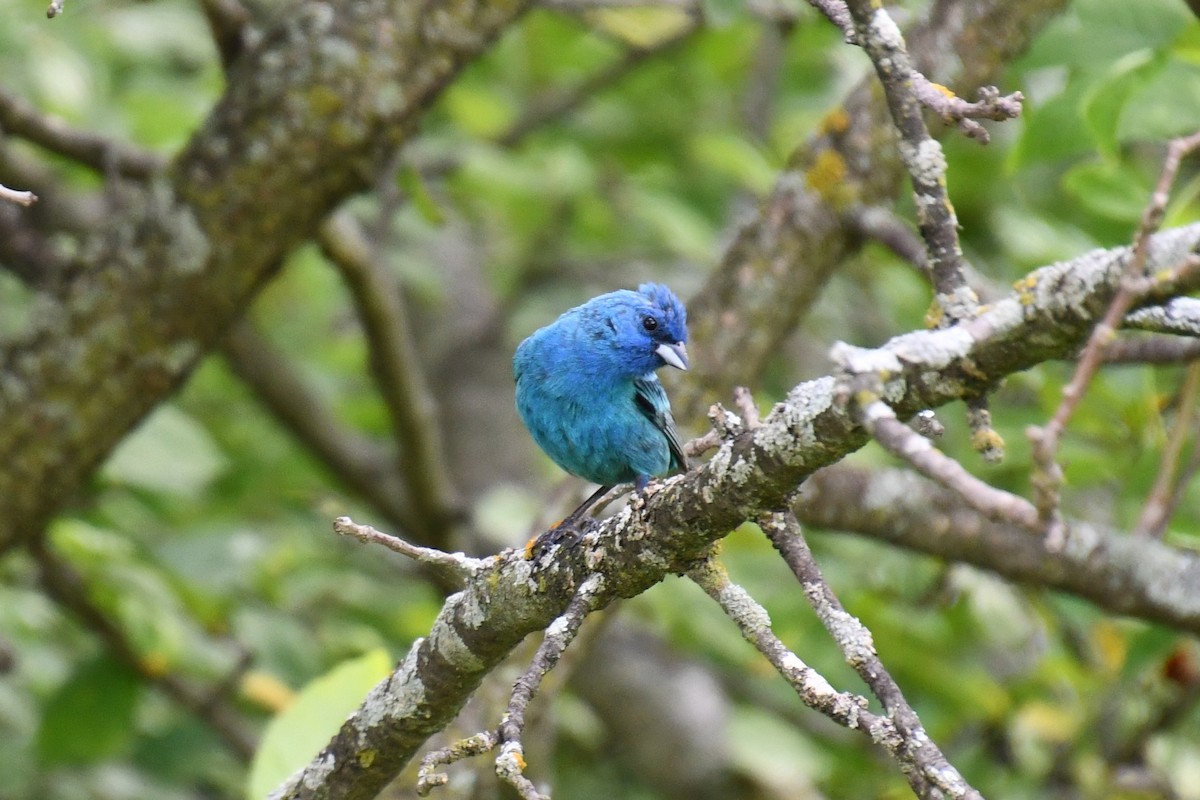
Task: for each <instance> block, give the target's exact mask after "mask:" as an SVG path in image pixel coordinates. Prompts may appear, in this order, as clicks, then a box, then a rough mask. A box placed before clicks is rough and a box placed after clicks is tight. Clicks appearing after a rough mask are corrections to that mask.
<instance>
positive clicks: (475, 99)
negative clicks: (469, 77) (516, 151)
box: [442, 81, 517, 139]
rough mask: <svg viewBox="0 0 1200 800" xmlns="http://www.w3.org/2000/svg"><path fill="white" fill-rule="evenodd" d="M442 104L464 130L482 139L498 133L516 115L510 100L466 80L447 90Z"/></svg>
mask: <svg viewBox="0 0 1200 800" xmlns="http://www.w3.org/2000/svg"><path fill="white" fill-rule="evenodd" d="M442 105H443V107H444V108H445V109H446V111H447V113H448V114H449V115H450V118H451V119H453V120H454V121H455V122H456V123H458V125H459V126H460V127H462V129H463V130H464V131H466V132H467V133H469V134H471V135H472V136H478V137H480V138H482V139H490V138H492V137H494V136H499V135H500V134H501V133H503V132H504V131H506V130H507V129H508V126H509V125H511V124H512V123H513V120H515V119H516V117H517V110H516V108H514V107H513V104H512V102H511V100H509V99H508V98H506V97H502V96H500V95H499V94H497V93H496V92H494V91H490V90H489V89H488V88H487V87H484V86H475V85H473V84H470V83H467V82H464V81H460V82H458V83H455V84H454V85H453V86H451V87H450V88H448V89H447V90H446V93H445V94H444V95H443V96H442Z"/></svg>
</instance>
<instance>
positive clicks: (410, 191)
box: [396, 167, 446, 226]
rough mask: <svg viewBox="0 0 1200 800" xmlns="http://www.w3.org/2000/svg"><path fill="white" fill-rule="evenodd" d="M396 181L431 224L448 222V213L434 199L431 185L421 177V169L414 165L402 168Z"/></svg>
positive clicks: (439, 224)
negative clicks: (415, 167) (430, 189)
mask: <svg viewBox="0 0 1200 800" xmlns="http://www.w3.org/2000/svg"><path fill="white" fill-rule="evenodd" d="M396 182H397V183H398V184H399V185H400V188H401V189H403V190H404V193H405V194H407V195H408V199H409V200H411V201H412V204H413V205H414V206H415V207H416V209H417V211H419V212H420V213H421V217H422V218H423V219H424V220H425V221H426V222H428V223H429V224H430V225H438V226H441V225H444V224H445V223H446V214H445V212H443V211H442V207H441V206H440V205H438V202H437V200H434V199H433V195H431V194H430V193H429V187H428V186H427V185H426V184H425V181H424V179H422V178H421V173H420V171H419V170H415V169H413V168H412V167H406V168H404V169H402V170H400V174H399V175H398V176H397V178H396Z"/></svg>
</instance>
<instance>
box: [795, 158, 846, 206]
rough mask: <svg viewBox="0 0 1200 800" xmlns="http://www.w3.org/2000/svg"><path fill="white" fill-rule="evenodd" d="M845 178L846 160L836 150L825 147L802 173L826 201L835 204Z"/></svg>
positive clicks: (810, 185)
mask: <svg viewBox="0 0 1200 800" xmlns="http://www.w3.org/2000/svg"><path fill="white" fill-rule="evenodd" d="M845 179H846V162H845V161H844V160H842V157H841V155H839V154H838V153H837V152H835V151H833V150H830V149H825V150H822V151H821V152H820V153H819V154H818V155H817V158H816V160H815V161H814V162H813V165H812V166H811V167H809V168H808V170H807V171H805V173H804V180H805V181H806V182H807V183H808V185H809V187H811V188H812V190H813V191H814V192H816V193H817V194H819V195H820V196H821V197H822V198H823V199H824V200H825V201H826V202H827V203H829V204H831V205H835V204H836V203H835V200H836V198H837V197H838V194H839V189H841V188H842V182H843V181H844V180H845Z"/></svg>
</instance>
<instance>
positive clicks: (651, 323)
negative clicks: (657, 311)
mask: <svg viewBox="0 0 1200 800" xmlns="http://www.w3.org/2000/svg"><path fill="white" fill-rule="evenodd" d="M642 327H643V328H645V329H646V330H648V331H656V330H658V320H656V319H655V318H654V317H642Z"/></svg>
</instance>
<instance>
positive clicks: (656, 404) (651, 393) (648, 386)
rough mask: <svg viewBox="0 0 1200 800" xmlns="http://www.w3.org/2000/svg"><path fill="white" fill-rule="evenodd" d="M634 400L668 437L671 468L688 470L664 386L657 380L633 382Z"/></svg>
mask: <svg viewBox="0 0 1200 800" xmlns="http://www.w3.org/2000/svg"><path fill="white" fill-rule="evenodd" d="M633 399H634V402H636V403H637V407H638V410H639V411H641V412H642V413H643V414H645V415H646V417H647V418H648V419H649V420H650V421H651V422H653V423H654V427H656V428H658V429H659V430H660V431H662V434H663V436H665V437H667V447H669V448H670V450H671V466H672V467H675V468H677V469H682V470H686V469H687V468H688V462H687V456H685V455H684V454H683V446H682V445H680V444H679V432H678V431H677V430H675V418H674V417H673V416H671V403H670V401H668V400H667V393H666V391H664V390H663V387H662V384H661V383H659V382H658V380H657V379H656V378H638V379H637V380H635V381H634V382H633Z"/></svg>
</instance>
